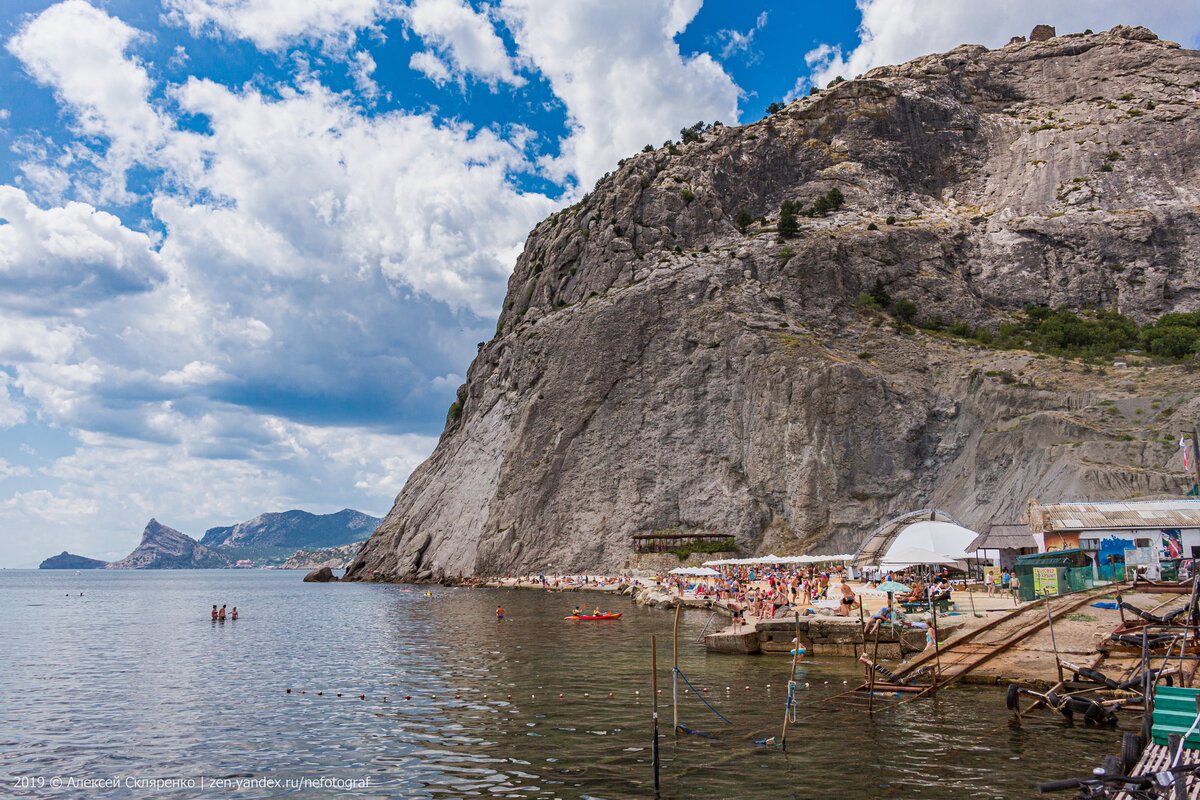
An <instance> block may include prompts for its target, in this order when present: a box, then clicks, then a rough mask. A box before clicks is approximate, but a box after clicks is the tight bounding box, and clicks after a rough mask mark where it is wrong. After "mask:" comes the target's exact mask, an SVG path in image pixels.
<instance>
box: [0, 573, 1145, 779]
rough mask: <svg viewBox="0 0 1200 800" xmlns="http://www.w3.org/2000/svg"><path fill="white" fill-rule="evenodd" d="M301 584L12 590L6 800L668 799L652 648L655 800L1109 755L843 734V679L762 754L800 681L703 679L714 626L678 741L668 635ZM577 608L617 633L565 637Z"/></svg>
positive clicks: (236, 578)
mask: <svg viewBox="0 0 1200 800" xmlns="http://www.w3.org/2000/svg"><path fill="white" fill-rule="evenodd" d="M301 576H302V573H299V572H292V571H282V570H280V571H272V570H180V571H146V572H138V571H128V572H126V571H103V570H100V571H84V572H81V573H79V574H78V575H76V574H75V573H74V572H72V571H36V570H29V571H14V570H5V571H0V797H6V798H7V797H38V798H64V799H65V798H124V797H131V798H142V797H145V798H155V799H156V800H158V799H161V800H174V798H226V797H230V798H233V797H236V798H268V797H288V798H297V797H304V798H308V797H314V798H315V797H339V798H358V797H399V798H461V797H529V798H555V797H557V798H604V799H605V800H609V799H611V800H616V799H617V798H644V797H652V796H653V784H652V769H651V739H652V734H651V730H652V697H653V696H652V692H651V669H650V637H651V635H656V636H657V639H658V665H659V675H658V685H659V688H660V689H662V690H663V691H662V694H661V695H658V700H659V714H660V722H659V727H660V731H661V757H662V766H661V784H662V792H661V796H662V797H664V798H696V797H712V798H724V799H725V800H735V799H740V798H809V797H814V798H815V797H820V798H828V797H850V798H956V800H961V799H962V798H976V797H978V798H983V797H1005V798H1010V797H1028V796H1032V795H1033V794H1034V792H1035V789H1034V785H1035V783H1036V782H1038V781H1041V780H1050V779H1054V778H1061V777H1071V776H1077V775H1083V774H1087V773H1088V772H1089V771H1090V769H1091V767H1093V766H1095V765H1096V764H1097V763H1098V762H1099V760H1100V757H1101V756H1102V755H1103V754H1105V753H1115V752H1117V751H1118V749H1119V741H1118V737H1119V732H1114V731H1111V730H1093V729H1087V728H1082V727H1077V728H1072V727H1069V726H1068V725H1067V724H1066V723H1065V722H1064V721H1063V720H1062V719H1061V718H1058V717H1056V716H1053V715H1049V714H1047V713H1045V712H1040V713H1036V714H1033V715H1031V716H1030V718H1029V719H1028V721H1026V722H1025V723H1024V724H1023V725H1022V726H1021V727H1019V728H1015V727H1011V726H1010V725H1009V719H1010V714H1009V712H1008V711H1007V710H1006V709H1005V708H1004V703H1003V694H1002V692H1001V691H999V690H998V689H990V690H988V689H980V688H970V687H963V688H951V689H948V690H945V691H943V692H941V693H939V694H938V695H937V696H936V697H934V698H931V699H925V700H918V701H916V702H912V703H909V704H906V705H904V706H901V707H898V708H895V709H891V710H888V711H885V712H883V713H880V714H876V715H875V716H874V717H868V716H867V715H865V714H860V713H855V712H851V711H838V710H834V709H833V708H831V707H829V706H825V705H822V704H821V703H820V702H819V701H820V700H821V699H822V698H824V697H827V696H830V695H832V694H836V693H837V692H840V691H843V690H845V689H846V688H848V687H849V686H850V685H853V683H854V682H856V681H857V680H860V679H861V678H862V672H861V665H858V664H856V663H855V662H854V661H853V660H852V659H846V658H840V659H839V658H830V657H824V658H807V657H806V658H805V659H804V660H803V661H802V662H801V664H800V669H799V672H798V675H797V678H798V688H797V699H798V703H799V704H800V705H799V708H798V709H797V715H796V721H795V722H794V723H791V724H790V727H789V732H788V748H787V750H786V752H785V751H783V750H781V749H780V748H779V747H778V746H772V745H767V744H756V743H755V742H756V741H757V740H763V739H767V738H769V737H776V738H778V737H779V735H780V732H781V726H782V723H783V719H784V709H785V703H786V698H787V680H788V671H789V668H790V658H788V657H784V656H731V655H718V654H707V653H706V652H705V651H704V648H703V645H702V644H701V643H700V642H698V641H697V639H698V637H699V635H700V634H701V632H702V629H703V628H704V626H705V625H706V623H708V622H709V614H708V612H706V611H687V612H685V613H684V614H683V615H682V620H681V624H680V630H679V665H680V670H681V674H682V675H684V676H686V678H687V679H688V681H690V683H691V684H692V686H693V687H694V688H695V693H693V691H692V689H690V688H688V686H687V684H685V683H683V682H680V683H679V691H680V694H679V721H680V723H681V724H683V725H685V726H687V727H688V728H690V729H691V730H693V731H696V732H698V733H699V734H704V735H696V734H684V735H680V736H678V737H676V736H675V735H673V734H672V707H671V706H672V672H671V665H672V647H671V628H672V622H673V618H672V614H671V613H670V612H665V611H661V610H654V609H646V608H639V607H636V606H634V605H633V604H632V603H631V602H630V601H629V600H628V599H626V598H623V597H609V596H603V595H597V594H592V593H549V592H536V591H507V590H495V589H449V588H442V587H424V586H398V585H387V584H356V583H346V584H339V583H333V584H306V583H302V582H301ZM426 592H430V594H426ZM214 603H215V604H217V605H218V606H220V605H226V606H228V607H229V608H232V607H233V606H235V605H236V606H237V607H238V610H239V613H240V615H241V618H240V619H238V620H237V621H232V620H230V621H226V622H225V623H213V622H211V621H210V618H209V617H210V610H211V607H212V605H213V604H214ZM579 603H587V604H588V605H589V606H590V607H594V606H595V605H596V604H599V605H600V606H601V608H602V610H605V611H610V610H612V611H621V612H623V616H622V618H621V619H620V620H614V621H601V622H566V621H564V620H563V619H562V618H563V616H565V615H567V614H569V613H570V612H571V610H572V609H573V608H574V606H575V605H576V604H579ZM498 605H500V606H503V607H504V608H505V610H506V612H507V613H506V616H505V619H504V620H503V621H497V619H496V614H495V611H496V607H497V606H498ZM288 689H290V690H291V692H290V693H289V692H288V691H287V690H288ZM705 690H707V691H705ZM318 693H319V694H318ZM339 693H340V695H341V696H340V697H339V696H338V695H339ZM610 693H611V697H610ZM360 695H361V696H363V697H365V699H359V696H360ZM560 695H561V696H560ZM385 698H386V699H385ZM406 698H411V699H406ZM705 701H707V704H708V705H706V703H705ZM709 705H711V707H712V708H711V709H710V708H709ZM716 712H719V713H720V714H721V715H722V716H723V717H725V718H726V719H727V720H728V722H726V721H725V720H723V719H722V718H721V717H719V716H718V715H717V713H716ZM1135 723H1136V719H1135V718H1134V717H1133V716H1132V715H1129V714H1127V715H1126V717H1125V719H1124V720H1123V723H1122V724H1123V726H1124V727H1125V728H1126V729H1128V730H1132V729H1134V727H1135ZM708 737H712V738H708Z"/></svg>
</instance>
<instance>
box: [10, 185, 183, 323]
mask: <svg viewBox="0 0 1200 800" xmlns="http://www.w3.org/2000/svg"><path fill="white" fill-rule="evenodd" d="M165 277H166V273H165V271H164V270H163V269H162V267H161V266H160V264H159V261H158V254H157V253H156V252H155V251H154V249H153V244H152V242H151V241H150V237H148V236H146V235H145V234H144V233H139V232H137V231H132V230H130V229H128V228H126V227H125V226H124V225H122V224H121V221H120V220H119V219H118V218H117V217H115V216H113V215H112V214H109V213H106V212H104V211H97V210H96V209H95V208H93V207H92V206H90V205H88V204H86V203H67V204H66V205H65V206H63V207H60V208H51V209H41V208H39V207H37V206H36V205H34V204H33V203H31V202H30V201H29V198H28V197H27V196H26V195H25V193H24V192H22V191H21V190H20V189H16V188H14V187H12V186H0V305H4V306H8V307H10V308H17V309H23V310H26V311H31V312H35V313H63V312H65V311H70V310H72V309H77V308H79V307H81V306H85V305H90V304H94V303H98V302H100V301H103V300H108V299H110V298H112V297H114V296H118V295H123V294H129V293H136V292H145V291H149V290H150V289H151V288H153V287H154V286H155V284H157V283H159V282H160V281H162V280H163V279H164V278H165Z"/></svg>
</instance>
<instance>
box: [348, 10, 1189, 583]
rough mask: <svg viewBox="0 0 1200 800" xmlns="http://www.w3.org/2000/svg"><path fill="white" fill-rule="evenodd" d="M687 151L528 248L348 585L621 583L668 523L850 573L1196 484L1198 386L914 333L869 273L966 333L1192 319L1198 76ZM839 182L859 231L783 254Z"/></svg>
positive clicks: (1123, 59) (1026, 65)
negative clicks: (927, 522) (944, 542)
mask: <svg viewBox="0 0 1200 800" xmlns="http://www.w3.org/2000/svg"><path fill="white" fill-rule="evenodd" d="M671 150H674V152H672V151H671ZM671 150H667V149H664V150H658V151H656V152H652V153H644V154H639V155H636V156H633V157H631V158H629V159H627V160H626V161H624V162H623V163H622V165H621V166H620V167H619V168H618V169H617V170H616V172H614V173H613V174H612V175H611V176H609V177H607V178H606V179H605V180H603V181H601V182H600V183H599V184H598V185H597V188H596V190H595V191H594V192H592V193H591V194H590V195H589V196H588V197H587V198H585V199H584V200H583V201H582V202H581V203H579V204H577V205H576V206H573V207H571V208H569V209H566V210H564V211H562V212H560V213H558V214H556V215H554V216H553V217H551V218H549V219H547V220H545V221H544V222H542V223H541V224H540V225H539V226H538V227H537V228H536V229H535V230H534V231H533V232H532V234H531V235H530V237H529V240H528V242H527V244H526V247H525V250H524V252H523V253H522V255H521V256H520V258H519V259H518V261H517V264H516V268H515V270H514V273H513V275H512V278H511V279H510V282H509V290H508V298H507V300H506V301H505V307H504V311H503V314H502V316H501V319H500V326H499V331H498V334H497V336H496V338H495V339H493V340H492V341H491V342H488V343H487V344H486V345H485V346H484V347H483V348H482V350H481V351H480V353H479V356H478V357H477V358H476V360H475V362H474V363H473V364H472V366H471V369H470V371H469V374H468V380H467V383H466V384H465V385H464V387H463V388H462V389H461V390H460V398H461V403H460V404H459V405H458V406H457V408H456V409H455V410H452V412H451V414H450V417H449V418H448V420H447V425H446V430H445V432H444V433H443V435H442V439H441V441H440V443H439V445H438V447H437V449H436V450H435V451H434V453H433V455H432V456H431V457H430V458H429V459H428V461H426V462H425V463H424V464H423V465H422V466H421V467H419V468H418V469H417V470H416V471H415V472H414V473H413V475H412V477H411V478H410V479H409V481H408V484H407V485H406V486H405V488H404V490H403V491H402V492H401V494H400V496H399V497H398V498H397V500H396V504H395V506H394V508H393V509H392V511H391V513H390V514H389V515H388V516H387V518H386V519H385V520H384V522H383V523H382V524H381V525H380V527H379V529H378V530H377V531H376V532H375V534H374V535H373V536H372V538H371V539H370V540H369V541H368V542H367V543H366V545H364V547H363V549H362V550H361V551H360V553H359V556H358V558H357V559H356V561H355V562H354V563H353V564H352V565H351V567H350V572H349V577H350V578H351V579H355V578H357V579H371V578H377V579H400V578H410V579H412V578H415V579H426V580H437V579H442V578H447V577H453V576H455V575H458V574H460V573H461V574H488V573H491V574H494V573H502V572H507V571H516V570H531V569H538V568H543V567H546V566H548V565H549V566H552V567H555V568H560V569H583V568H591V569H613V568H616V567H619V566H620V565H621V564H622V563H623V562H624V561H625V560H626V558H627V557H628V555H629V552H630V537H631V536H632V535H633V534H636V533H639V532H647V531H650V530H654V529H665V528H675V527H678V528H682V529H698V530H705V531H714V532H727V533H729V534H730V535H733V536H734V537H736V539H737V540H738V542H739V544H740V546H741V548H742V550H743V551H745V552H764V551H767V550H777V551H782V550H787V551H788V552H803V551H804V550H805V549H809V550H812V549H819V550H834V551H837V552H841V551H845V550H847V549H852V548H853V547H854V546H855V545H856V544H857V543H858V542H859V541H860V540H861V539H862V538H863V537H864V536H865V535H866V533H867V532H868V531H869V530H870V529H871V527H873V526H874V525H875V524H877V523H878V522H880V521H882V520H884V519H886V518H888V517H890V516H892V515H894V514H897V513H900V512H903V511H907V510H911V509H915V508H920V507H923V506H930V505H933V506H938V507H941V508H944V509H947V510H949V511H951V512H952V513H954V514H956V515H958V516H959V518H960V519H961V520H962V521H963V522H964V523H966V524H968V525H973V526H983V525H986V524H987V523H988V522H993V521H994V522H1012V521H1014V520H1016V519H1018V518H1019V515H1020V511H1021V509H1022V508H1023V506H1024V504H1025V503H1026V501H1027V500H1028V498H1029V497H1031V496H1036V497H1038V498H1039V499H1041V500H1043V501H1051V500H1059V499H1069V498H1072V497H1090V498H1093V499H1104V498H1114V497H1127V496H1131V495H1134V494H1137V493H1142V494H1149V493H1157V492H1175V491H1179V490H1180V489H1181V488H1182V487H1184V486H1185V485H1186V483H1185V478H1184V476H1183V474H1182V472H1181V471H1180V470H1179V466H1178V464H1176V463H1174V462H1173V461H1171V457H1172V455H1173V453H1175V448H1174V434H1177V433H1178V430H1179V426H1180V425H1182V424H1183V423H1185V422H1186V423H1187V424H1188V425H1189V426H1190V424H1191V420H1193V419H1195V418H1196V417H1197V416H1198V415H1200V400H1198V399H1197V398H1198V396H1200V385H1198V381H1197V379H1196V377H1195V375H1194V374H1192V373H1191V372H1187V371H1185V370H1184V368H1182V367H1150V368H1145V369H1136V370H1120V369H1109V370H1107V371H1106V372H1105V373H1104V374H1100V373H1099V372H1097V371H1095V370H1093V369H1092V368H1090V367H1088V368H1085V367H1084V366H1083V365H1082V364H1079V363H1073V362H1068V361H1063V360H1059V359H1054V358H1045V357H1037V356H1034V355H1033V354H1030V353H1023V352H1001V351H989V350H984V349H982V348H979V347H974V346H971V345H970V344H968V343H964V342H961V341H955V340H952V339H949V338H946V337H938V336H932V335H928V334H925V333H921V332H917V333H910V334H904V333H901V332H899V331H897V330H895V329H893V326H892V325H891V324H890V323H883V324H881V322H880V319H879V317H878V316H876V315H872V314H870V313H866V312H863V311H861V310H859V309H857V308H856V307H855V306H854V304H853V300H854V298H855V297H856V295H858V294H859V293H860V292H863V291H867V290H869V289H870V288H871V287H872V286H873V285H874V284H875V282H876V281H877V280H880V281H882V282H883V284H884V286H885V287H886V289H887V291H888V292H889V293H890V294H891V295H892V296H893V297H896V298H903V299H908V300H911V301H913V302H914V303H915V304H916V305H917V306H918V307H919V308H920V309H921V311H922V313H923V314H928V315H932V314H938V315H941V316H942V317H943V318H945V319H962V320H967V321H970V322H972V323H973V324H977V325H988V324H992V325H994V324H996V323H998V322H1000V321H1001V320H1003V318H1004V315H1005V314H1006V313H1011V312H1013V311H1016V310H1019V309H1021V308H1022V307H1023V306H1024V305H1025V304H1026V303H1037V304H1044V305H1051V306H1057V305H1066V306H1069V307H1072V308H1082V307H1085V306H1100V307H1110V308H1116V309H1119V310H1120V311H1121V312H1123V313H1125V314H1129V315H1131V316H1134V317H1136V318H1138V319H1140V320H1146V319H1150V318H1153V317H1156V316H1158V315H1160V314H1162V313H1165V312H1169V311H1195V310H1198V309H1200V225H1198V223H1200V210H1198V209H1200V159H1197V157H1196V154H1197V153H1200V53H1198V52H1195V51H1188V50H1183V49H1180V48H1179V47H1178V46H1176V45H1174V44H1171V43H1167V42H1162V41H1159V40H1158V39H1157V38H1156V37H1155V36H1154V35H1153V34H1152V33H1150V32H1149V31H1147V30H1145V29H1144V28H1128V27H1119V28H1114V29H1113V30H1111V31H1108V32H1105V33H1100V34H1095V35H1073V36H1060V37H1054V38H1051V39H1049V40H1047V41H1044V42H1027V43H1014V44H1010V45H1008V46H1006V47H1004V48H1001V49H999V50H990V51H989V50H987V49H986V48H983V47H980V46H963V47H959V48H957V49H955V50H953V51H951V52H949V53H945V54H941V55H933V56H927V57H924V58H920V59H917V60H915V61H912V62H909V63H907V64H904V65H901V66H895V67H883V68H879V69H875V70H872V71H871V72H869V73H867V74H866V75H864V76H863V77H861V78H860V79H857V80H853V81H847V82H844V83H841V84H839V85H837V86H835V87H833V88H832V89H829V90H826V91H823V92H821V93H819V94H818V95H815V96H812V97H808V98H805V99H803V100H799V101H797V102H794V103H792V104H791V105H790V106H788V107H787V108H786V109H784V110H783V111H781V112H779V113H777V114H774V115H772V116H771V117H769V118H767V119H765V120H762V121H760V122H756V123H753V124H750V125H746V126H743V127H738V128H724V129H722V128H717V129H715V130H713V131H710V132H708V133H706V134H704V135H703V137H702V140H701V141H699V142H695V143H690V144H686V145H679V146H678V147H677V148H671ZM833 188H838V189H840V190H841V192H842V193H843V195H844V196H845V198H846V203H845V206H844V208H843V209H842V210H840V211H838V212H836V213H833V214H830V215H828V216H826V217H814V218H811V219H805V218H802V219H801V221H800V227H801V230H800V233H799V235H798V236H797V237H796V238H794V239H791V240H789V241H787V242H780V241H779V239H778V236H777V234H776V233H775V232H774V230H773V227H774V225H775V224H776V220H777V217H778V209H779V206H780V203H781V202H782V201H783V200H794V201H799V202H801V203H803V204H805V205H810V204H811V203H812V202H813V201H814V200H815V199H816V198H817V197H819V196H821V195H823V194H825V193H826V192H828V191H829V190H830V189H833ZM742 208H744V209H746V210H747V211H748V212H749V213H750V214H751V215H753V216H755V217H759V216H761V217H764V218H765V219H764V220H763V221H761V222H754V223H751V224H750V225H748V226H747V227H746V229H745V230H744V231H743V230H741V229H739V227H738V226H737V225H736V224H735V218H736V215H737V212H738V210H739V209H742ZM890 216H894V217H895V222H894V224H889V223H888V222H887V218H888V217H890Z"/></svg>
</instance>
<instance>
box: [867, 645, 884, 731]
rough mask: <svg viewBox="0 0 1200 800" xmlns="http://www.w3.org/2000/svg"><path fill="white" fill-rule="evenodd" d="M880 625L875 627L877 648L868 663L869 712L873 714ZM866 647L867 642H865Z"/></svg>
mask: <svg viewBox="0 0 1200 800" xmlns="http://www.w3.org/2000/svg"><path fill="white" fill-rule="evenodd" d="M882 627H883V626H882V625H879V626H877V627H876V628H875V650H874V651H873V652H872V653H871V663H870V664H868V665H867V713H868V714H873V713H875V712H874V708H873V707H874V705H875V665H876V664H878V663H879V629H880V628H882ZM863 647H866V642H863Z"/></svg>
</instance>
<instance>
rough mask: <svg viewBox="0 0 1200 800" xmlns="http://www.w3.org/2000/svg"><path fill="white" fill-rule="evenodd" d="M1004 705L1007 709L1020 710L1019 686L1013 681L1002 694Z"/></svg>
mask: <svg viewBox="0 0 1200 800" xmlns="http://www.w3.org/2000/svg"><path fill="white" fill-rule="evenodd" d="M1004 705H1005V706H1006V707H1007V708H1008V710H1009V711H1016V712H1020V710H1021V688H1020V687H1019V686H1017V685H1016V684H1015V683H1010V684H1009V685H1008V693H1007V694H1005V695H1004Z"/></svg>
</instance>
